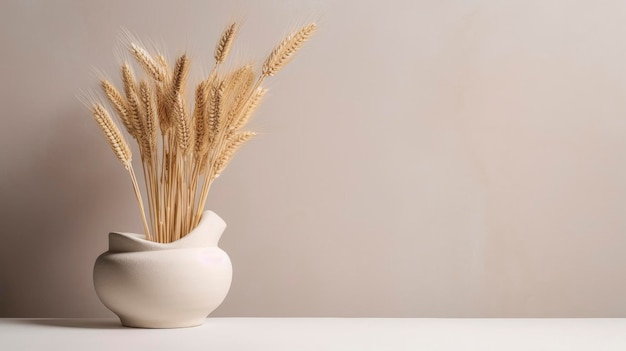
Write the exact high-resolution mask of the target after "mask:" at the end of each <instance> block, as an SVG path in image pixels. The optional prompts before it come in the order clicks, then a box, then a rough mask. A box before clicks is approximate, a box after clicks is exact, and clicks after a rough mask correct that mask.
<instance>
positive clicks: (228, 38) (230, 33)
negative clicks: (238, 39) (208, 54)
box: [214, 22, 238, 64]
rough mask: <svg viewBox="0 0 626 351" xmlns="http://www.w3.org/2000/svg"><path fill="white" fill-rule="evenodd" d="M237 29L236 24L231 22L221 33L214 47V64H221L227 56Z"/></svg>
mask: <svg viewBox="0 0 626 351" xmlns="http://www.w3.org/2000/svg"><path fill="white" fill-rule="evenodd" d="M237 29H238V26H237V23H234V22H233V23H231V24H230V25H229V26H227V27H226V28H225V29H224V32H222V36H221V37H220V40H219V41H218V42H217V45H216V46H215V55H214V57H215V62H216V63H218V64H219V63H222V62H223V61H224V60H225V59H226V57H227V56H228V53H229V52H230V48H231V46H232V44H233V40H235V36H236V35H237Z"/></svg>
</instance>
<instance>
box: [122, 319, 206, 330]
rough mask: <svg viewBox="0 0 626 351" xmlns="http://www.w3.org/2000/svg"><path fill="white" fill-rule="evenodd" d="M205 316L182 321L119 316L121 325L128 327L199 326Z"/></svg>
mask: <svg viewBox="0 0 626 351" xmlns="http://www.w3.org/2000/svg"><path fill="white" fill-rule="evenodd" d="M204 321H205V318H202V319H193V320H184V321H147V320H138V319H134V318H121V317H120V322H122V325H123V326H125V327H129V328H143V329H175V328H191V327H199V326H201V325H202V324H204Z"/></svg>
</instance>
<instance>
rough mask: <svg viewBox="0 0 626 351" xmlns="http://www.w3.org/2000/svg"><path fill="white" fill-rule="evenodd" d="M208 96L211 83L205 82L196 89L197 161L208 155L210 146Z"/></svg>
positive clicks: (195, 128) (195, 126)
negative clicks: (207, 116)
mask: <svg viewBox="0 0 626 351" xmlns="http://www.w3.org/2000/svg"><path fill="white" fill-rule="evenodd" d="M208 94H209V82H208V81H206V80H204V81H202V82H200V84H198V86H197V87H196V104H195V107H194V132H195V145H194V156H195V157H196V159H198V158H201V157H203V156H204V155H205V154H206V153H207V151H208V146H209V140H208V133H207V128H208V124H207V118H206V115H207V102H208V101H207V99H208V98H209V96H208Z"/></svg>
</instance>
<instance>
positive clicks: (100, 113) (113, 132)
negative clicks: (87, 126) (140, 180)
mask: <svg viewBox="0 0 626 351" xmlns="http://www.w3.org/2000/svg"><path fill="white" fill-rule="evenodd" d="M92 112H93V117H94V119H95V120H96V123H98V126H100V129H102V132H103V133H104V136H105V137H106V139H107V142H108V143H109V146H110V147H111V149H112V150H113V152H114V153H115V156H117V158H118V160H120V162H121V163H122V165H124V168H126V170H127V171H128V172H129V174H130V178H131V181H132V183H133V189H134V190H135V197H136V198H137V203H138V204H139V210H140V212H141V218H142V220H143V229H144V230H145V231H146V238H148V240H151V237H150V231H149V229H148V221H147V220H146V215H145V210H144V207H143V201H142V200H141V193H140V192H139V186H138V185H137V177H136V176H135V171H134V170H133V165H132V164H131V161H132V153H131V151H130V147H129V146H128V143H127V142H126V139H124V136H123V135H122V133H121V132H120V130H119V128H118V127H117V125H116V124H115V122H113V120H112V119H111V116H110V115H109V113H108V112H107V110H106V109H105V108H104V106H102V105H101V104H94V105H93V111H92Z"/></svg>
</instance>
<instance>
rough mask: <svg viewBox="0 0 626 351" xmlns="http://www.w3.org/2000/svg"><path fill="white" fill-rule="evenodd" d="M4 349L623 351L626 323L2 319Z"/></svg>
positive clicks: (0, 337) (1, 344)
mask: <svg viewBox="0 0 626 351" xmlns="http://www.w3.org/2000/svg"><path fill="white" fill-rule="evenodd" d="M0 350H2V351H5V350H6V351H9V350H10V351H13V350H67V351H73V350H81V351H82V350H84V351H92V350H93V351H97V350H114V351H119V350H134V351H138V350H150V351H159V350H168V351H169V350H176V351H178V350H203V351H210V350H220V351H226V350H255V351H257V350H258V351H263V350H268V351H269V350H271V351H281V350H290V351H303V350H315V351H321V350H360V351H362V350H377V351H387V350H420V351H421V350H463V351H465V350H481V351H485V350H498V351H505V350H506V351H511V350H524V351H529V350H533V351H536V350H588V351H592V350H593V351H597V350H620V351H624V350H626V319H413V318H398V319H388V318H209V319H207V321H206V323H205V324H204V325H203V326H201V327H195V328H185V329H133V328H123V327H121V326H120V324H119V322H118V321H117V320H113V319H0Z"/></svg>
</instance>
